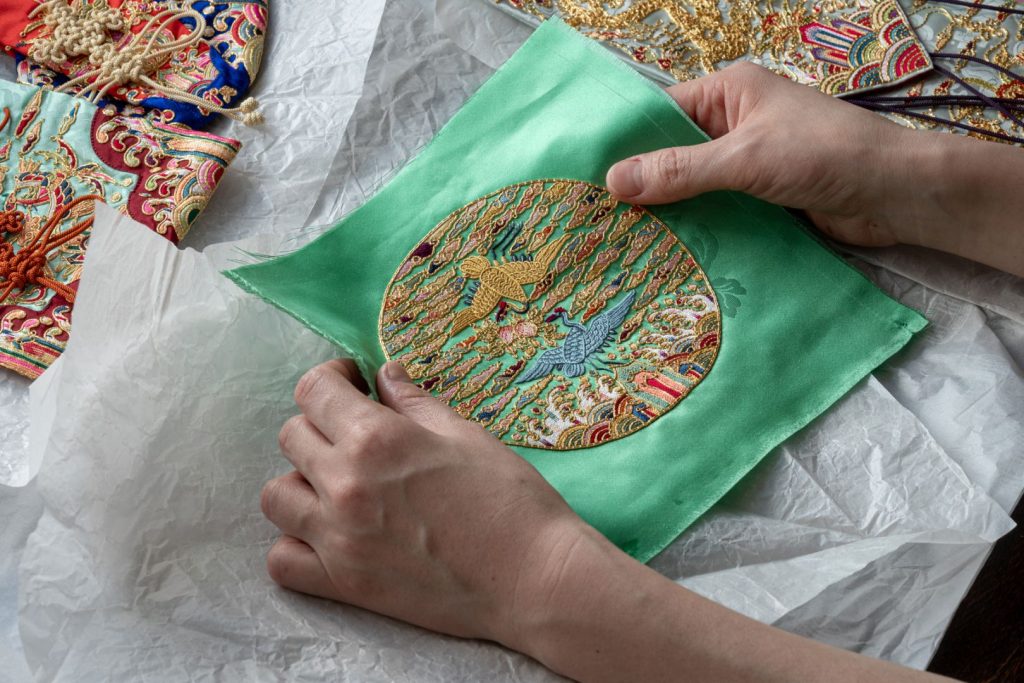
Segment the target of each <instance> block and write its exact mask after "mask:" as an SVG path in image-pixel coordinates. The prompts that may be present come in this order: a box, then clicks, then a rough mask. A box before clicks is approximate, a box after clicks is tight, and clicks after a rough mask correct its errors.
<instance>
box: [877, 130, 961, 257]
mask: <svg viewBox="0 0 1024 683" xmlns="http://www.w3.org/2000/svg"><path fill="white" fill-rule="evenodd" d="M964 141H965V140H964V139H963V138H961V137H959V136H956V135H951V134H949V133H939V132H931V131H919V130H914V129H911V128H900V129H899V131H898V133H897V134H895V135H894V139H893V141H892V144H890V145H888V146H887V149H886V153H885V154H886V159H885V162H884V163H885V166H884V168H886V169H887V172H885V173H884V174H883V177H884V178H885V187H884V188H883V190H882V192H881V193H880V195H879V196H880V197H881V198H882V199H881V201H879V202H877V207H876V210H877V211H878V214H877V215H878V216H879V221H880V222H883V223H884V225H885V227H886V230H887V231H888V233H889V234H890V235H891V236H892V238H893V240H894V241H896V242H897V243H899V244H909V245H914V246H925V247H932V248H936V249H943V250H949V248H950V247H951V244H950V242H951V239H952V238H953V237H954V236H955V235H953V234H951V233H952V228H953V225H954V223H955V220H954V218H955V216H954V215H952V214H953V213H955V209H956V206H955V205H956V204H957V203H958V202H959V197H958V193H959V192H962V191H963V189H964V188H963V187H960V188H957V187H955V186H951V185H950V182H949V178H950V177H952V176H951V174H952V173H953V172H952V170H951V169H955V168H957V167H958V165H957V164H958V162H957V157H958V156H959V154H958V151H959V152H962V149H960V145H961V143H963V142H964ZM956 175H959V174H956Z"/></svg>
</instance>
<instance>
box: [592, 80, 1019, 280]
mask: <svg viewBox="0 0 1024 683" xmlns="http://www.w3.org/2000/svg"><path fill="white" fill-rule="evenodd" d="M668 93H669V95H671V96H672V97H673V98H674V99H675V100H676V102H677V103H678V104H679V106H680V107H682V109H683V110H684V111H686V113H687V114H688V115H689V116H690V118H692V119H693V120H694V122H695V123H696V124H697V125H698V126H700V127H701V128H702V129H703V130H704V131H705V132H707V133H708V135H710V136H711V137H712V140H711V141H710V142H707V143H704V144H701V145H694V146H691V147H677V148H671V149H662V150H658V151H655V152H651V153H648V154H643V155H639V156H636V157H632V158H630V159H626V160H623V161H621V162H619V163H618V164H616V165H615V166H613V167H612V168H611V169H610V170H609V172H608V178H607V184H608V188H609V189H610V190H611V191H612V193H614V194H615V195H616V196H618V197H619V198H620V199H622V200H623V201H628V202H632V203H634V204H663V203H667V202H673V201H677V200H680V199H685V198H688V197H692V196H694V195H697V194H700V193H703V192H709V191H712V190H736V191H740V192H745V193H747V194H751V195H753V196H755V197H758V198H760V199H764V200H766V201H769V202H772V203H775V204H781V205H783V206H788V207H791V208H795V209H803V210H805V211H806V212H807V214H808V216H809V217H810V218H811V220H812V221H813V222H814V224H815V225H816V226H817V227H818V228H819V229H821V230H822V231H823V232H824V233H826V234H827V235H829V236H830V237H833V238H834V239H837V240H840V241H842V242H848V243H850V244H856V245H861V246H886V245H893V244H899V243H902V244H913V245H918V246H924V247H930V248H933V249H939V250H941V251H946V252H949V253H952V254H957V255H959V256H963V257H965V258H969V259H973V260H975V261H979V262H981V263H985V264H987V265H990V266H993V267H995V268H999V269H1001V270H1005V271H1007V272H1010V273H1014V274H1016V275H1021V276H1024V221H1022V220H1021V219H1020V217H1021V216H1022V215H1024V195H1022V194H1021V193H1020V192H1019V189H1018V188H1019V186H1020V183H1021V182H1022V181H1024V150H1020V149H1018V148H1016V147H1011V146H1009V145H1005V144H1001V143H995V142H985V141H981V140H976V139H971V138H968V137H964V136H961V135H950V134H948V133H938V132H924V131H918V130H912V129H909V128H905V127H903V126H900V125H898V124H895V123H893V122H891V121H888V120H886V119H884V118H882V117H881V116H878V115H877V114H875V113H873V112H869V111H867V110H864V109H861V108H859V107H855V106H853V105H851V104H848V103H846V102H843V101H842V100H838V99H835V98H832V97H828V96H826V95H823V94H821V93H820V92H818V91H817V90H815V89H813V88H808V87H806V86H803V85H799V84H797V83H794V82H792V81H790V80H788V79H786V78H783V77H781V76H778V75H775V74H773V73H771V72H770V71H768V70H767V69H764V68H762V67H759V66H756V65H754V64H750V63H746V62H743V63H739V64H736V65H733V66H730V67H729V68H727V69H724V70H722V71H720V72H717V73H714V74H712V75H710V76H706V77H704V78H699V79H697V80H694V81H689V82H685V83H680V84H678V85H675V86H672V87H670V88H669V89H668Z"/></svg>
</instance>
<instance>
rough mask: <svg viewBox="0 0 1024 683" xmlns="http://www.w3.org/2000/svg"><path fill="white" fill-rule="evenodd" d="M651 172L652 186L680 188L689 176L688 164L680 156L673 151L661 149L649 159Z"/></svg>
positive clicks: (677, 152) (676, 151)
mask: <svg viewBox="0 0 1024 683" xmlns="http://www.w3.org/2000/svg"><path fill="white" fill-rule="evenodd" d="M651 172H652V174H653V176H654V177H653V180H654V184H656V185H659V186H662V187H666V188H676V187H680V186H682V185H683V184H684V183H685V182H686V180H687V178H688V176H689V164H687V163H686V161H685V160H684V159H683V156H682V154H681V153H680V152H679V151H678V150H675V149H663V150H661V151H659V152H657V153H655V154H654V157H653V158H652V159H651Z"/></svg>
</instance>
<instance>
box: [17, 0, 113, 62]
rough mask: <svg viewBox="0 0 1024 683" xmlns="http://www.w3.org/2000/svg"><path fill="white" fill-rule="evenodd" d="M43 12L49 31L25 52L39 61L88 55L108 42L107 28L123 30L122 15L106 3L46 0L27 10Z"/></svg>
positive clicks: (33, 13)
mask: <svg viewBox="0 0 1024 683" xmlns="http://www.w3.org/2000/svg"><path fill="white" fill-rule="evenodd" d="M43 12H45V13H46V16H47V18H46V23H47V25H49V26H50V27H51V31H50V35H48V36H46V37H45V38H40V39H38V40H36V41H35V42H34V43H33V44H32V47H31V49H30V50H29V53H28V56H29V57H31V58H32V59H34V60H35V61H37V62H41V63H44V64H46V63H58V64H59V63H60V62H65V61H68V59H69V58H70V57H79V56H82V55H88V54H90V53H92V51H93V50H95V49H96V48H98V47H100V46H101V45H103V44H104V43H109V42H110V36H109V35H108V31H124V30H125V26H124V21H123V20H122V19H121V15H120V14H119V13H118V12H116V11H114V10H112V9H111V8H110V7H109V6H106V5H87V4H84V3H82V4H68V3H67V2H66V1H65V0H48V1H47V2H43V3H41V4H39V5H37V6H36V7H35V8H34V9H33V10H32V11H31V12H29V13H28V18H29V19H33V18H35V17H36V16H37V15H38V14H41V13H43Z"/></svg>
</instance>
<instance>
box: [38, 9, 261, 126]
mask: <svg viewBox="0 0 1024 683" xmlns="http://www.w3.org/2000/svg"><path fill="white" fill-rule="evenodd" d="M71 1H72V2H74V0H71ZM43 8H47V9H48V12H49V14H48V15H47V17H46V20H45V21H46V24H47V25H48V26H52V30H51V37H54V39H53V40H52V42H51V43H49V44H47V43H44V46H43V48H41V54H43V55H46V56H48V57H53V56H56V57H60V56H64V57H65V58H66V56H67V55H86V54H87V55H88V56H89V63H90V65H92V66H93V67H94V68H92V69H90V70H89V71H86V72H85V73H83V74H81V75H79V76H77V77H75V78H73V79H71V80H69V81H67V82H66V83H64V84H63V85H61V86H59V87H57V88H56V91H57V92H66V91H69V90H72V89H73V88H76V87H80V88H81V90H80V91H79V92H78V93H77V94H78V95H80V96H83V97H86V98H87V99H89V100H90V101H92V102H97V101H99V100H100V99H102V98H103V97H104V96H106V95H107V93H109V92H110V91H111V90H112V89H114V88H117V87H120V86H123V85H125V84H126V83H129V82H134V83H139V84H141V85H144V86H146V87H148V88H149V89H150V90H152V91H154V92H156V93H159V94H161V95H163V96H164V97H166V98H167V99H170V100H174V101H176V102H182V103H185V104H191V105H193V106H196V107H199V108H201V109H202V110H204V111H209V112H216V113H218V114H223V115H224V116H227V117H229V118H232V119H235V120H236V121H241V122H242V123H244V124H246V125H255V124H258V123H262V122H263V115H262V114H261V113H260V112H258V111H257V107H258V106H259V104H258V103H257V102H256V100H255V99H253V98H251V97H248V98H246V99H245V100H243V101H242V102H241V103H240V104H239V106H238V107H237V108H235V109H229V108H227V107H221V106H219V105H217V104H214V103H212V102H210V101H209V100H205V99H203V98H201V97H198V96H196V95H193V94H192V93H189V92H185V91H184V90H179V89H177V88H170V87H167V86H165V85H162V84H160V83H158V82H157V81H155V80H153V79H152V78H150V76H149V72H151V71H153V70H154V69H155V68H157V67H158V66H160V65H161V64H163V63H164V62H165V61H166V60H167V59H168V58H169V57H170V56H171V55H173V54H174V53H176V52H178V51H179V50H182V49H185V48H189V47H194V46H196V45H198V44H200V43H201V42H203V39H204V38H203V36H204V32H205V29H206V18H205V17H204V16H203V15H202V14H200V13H199V12H197V11H196V10H193V9H165V10H163V11H161V12H158V13H157V14H155V15H153V16H152V17H150V19H149V21H148V22H146V25H145V26H143V27H142V30H141V31H139V32H138V33H135V34H134V35H133V36H132V38H131V39H130V40H128V42H126V43H124V44H123V45H120V46H118V45H116V44H114V42H113V40H112V39H111V38H110V36H109V35H108V34H107V31H108V30H121V31H124V30H125V29H124V24H123V22H122V21H121V19H120V17H119V16H118V17H116V22H117V23H119V24H120V28H112V26H113V25H114V24H115V17H114V15H113V14H111V11H110V10H109V8H107V7H103V6H96V5H91V4H85V3H84V2H82V3H81V4H78V5H74V6H72V5H69V4H67V1H66V0H49V1H48V2H45V3H43V4H41V5H39V7H37V8H35V9H34V10H33V14H34V13H36V12H38V11H41V10H42V9H43ZM54 19H56V20H58V22H60V23H63V24H64V27H63V28H62V29H61V30H60V31H59V32H58V30H57V28H58V27H57V26H53V25H52V23H51V22H53V20H54ZM181 19H192V21H193V22H194V23H195V27H194V28H193V29H192V31H191V32H190V33H188V34H187V35H184V36H181V37H179V38H177V39H176V40H173V41H169V42H160V38H161V37H162V36H163V35H164V31H165V30H167V29H168V28H169V27H170V26H171V25H172V24H174V23H175V22H177V21H180V20H181ZM61 20H63V21H61ZM101 35H102V37H103V40H100V39H99V38H98V36H101ZM29 56H30V57H32V56H33V55H32V54H31V52H30V54H29ZM33 58H34V57H33ZM39 61H42V60H39ZM59 61H64V60H59Z"/></svg>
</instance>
